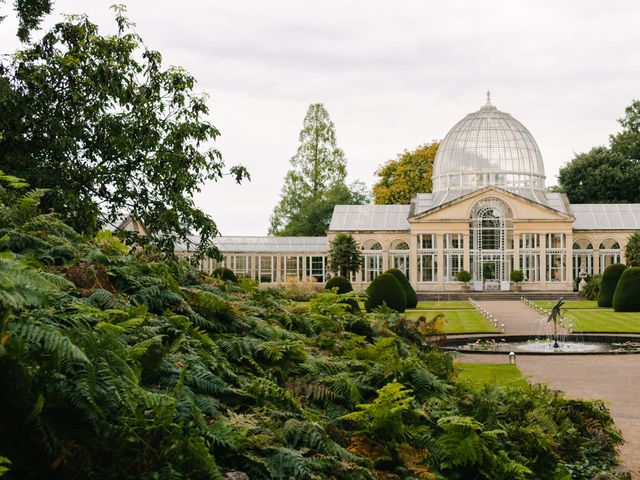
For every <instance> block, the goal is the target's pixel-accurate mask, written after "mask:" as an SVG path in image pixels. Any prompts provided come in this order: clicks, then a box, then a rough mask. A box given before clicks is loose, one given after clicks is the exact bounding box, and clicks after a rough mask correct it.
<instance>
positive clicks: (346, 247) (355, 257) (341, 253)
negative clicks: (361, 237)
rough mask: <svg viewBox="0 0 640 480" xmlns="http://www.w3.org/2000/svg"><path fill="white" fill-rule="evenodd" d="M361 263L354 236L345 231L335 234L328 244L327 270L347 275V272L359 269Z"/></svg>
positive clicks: (343, 275) (360, 255) (342, 275)
mask: <svg viewBox="0 0 640 480" xmlns="http://www.w3.org/2000/svg"><path fill="white" fill-rule="evenodd" d="M361 265H362V254H361V253H360V249H359V248H358V243H357V242H356V240H355V238H353V236H351V235H349V234H347V233H339V234H338V235H336V237H335V238H334V239H333V240H332V241H331V244H330V246H329V256H328V267H329V271H330V272H332V273H334V274H338V275H340V276H341V277H348V276H349V274H351V273H355V272H357V271H359V270H360V267H361Z"/></svg>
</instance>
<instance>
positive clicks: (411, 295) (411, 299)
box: [385, 268, 418, 308]
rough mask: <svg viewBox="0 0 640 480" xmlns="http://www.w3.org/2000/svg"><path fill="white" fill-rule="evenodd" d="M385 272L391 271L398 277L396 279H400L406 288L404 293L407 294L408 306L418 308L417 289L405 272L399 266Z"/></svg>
mask: <svg viewBox="0 0 640 480" xmlns="http://www.w3.org/2000/svg"><path fill="white" fill-rule="evenodd" d="M385 273H390V274H391V275H393V276H394V277H396V280H398V281H399V282H400V285H402V288H404V294H405V295H406V296H407V308H416V307H417V306H418V295H416V291H415V290H414V289H413V287H412V286H411V284H410V283H409V280H408V279H407V277H406V276H405V274H404V273H402V271H401V270H398V269H397V268H390V269H389V270H387V271H386V272H385Z"/></svg>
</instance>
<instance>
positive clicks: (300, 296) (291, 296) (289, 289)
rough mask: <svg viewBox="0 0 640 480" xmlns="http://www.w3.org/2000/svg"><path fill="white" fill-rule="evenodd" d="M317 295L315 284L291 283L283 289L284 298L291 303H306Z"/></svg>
mask: <svg viewBox="0 0 640 480" xmlns="http://www.w3.org/2000/svg"><path fill="white" fill-rule="evenodd" d="M317 293H318V288H317V286H316V285H315V284H312V283H308V284H297V283H292V284H290V285H287V286H286V287H285V289H284V296H285V298H286V299H287V300H291V301H292V302H308V301H309V300H311V299H312V298H313V297H315V296H316V294H317Z"/></svg>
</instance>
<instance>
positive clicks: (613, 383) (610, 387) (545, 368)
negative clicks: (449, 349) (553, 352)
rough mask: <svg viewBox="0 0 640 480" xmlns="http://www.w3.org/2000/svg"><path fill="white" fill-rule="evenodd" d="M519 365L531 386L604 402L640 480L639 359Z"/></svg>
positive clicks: (484, 358) (488, 359)
mask: <svg viewBox="0 0 640 480" xmlns="http://www.w3.org/2000/svg"><path fill="white" fill-rule="evenodd" d="M485 303H489V302H485ZM505 303H506V302H505ZM498 318H499V317H498ZM505 323H506V322H505ZM514 333H515V332H514ZM458 360H459V361H462V362H467V363H507V361H508V360H507V356H506V355H505V354H502V355H473V354H462V355H460V356H459V357H458ZM517 362H518V367H519V368H520V371H521V372H522V374H523V375H524V376H525V377H527V379H528V380H529V382H531V383H546V384H547V385H549V387H551V388H553V389H555V390H562V391H563V392H564V393H566V394H567V395H568V396H569V397H573V398H599V399H602V400H604V401H605V402H606V404H607V405H608V407H609V409H610V410H611V414H612V415H613V418H614V420H615V422H616V425H617V426H618V428H620V430H621V431H622V435H623V437H624V439H625V444H624V445H623V446H622V448H621V449H620V455H621V457H622V460H623V462H624V464H625V466H626V467H627V468H628V469H629V470H631V471H632V478H634V479H639V480H640V369H639V368H638V366H639V365H640V357H639V356H637V355H610V356H609V355H598V356H588V355H579V356H568V355H563V356H558V357H554V356H529V355H520V356H518V359H517Z"/></svg>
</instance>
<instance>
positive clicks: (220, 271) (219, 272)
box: [211, 267, 238, 283]
mask: <svg viewBox="0 0 640 480" xmlns="http://www.w3.org/2000/svg"><path fill="white" fill-rule="evenodd" d="M211 276H212V277H215V278H220V279H222V280H226V281H227V282H232V283H238V277H236V274H235V273H233V270H230V269H228V268H226V267H218V268H216V269H215V270H214V271H213V272H211Z"/></svg>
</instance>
